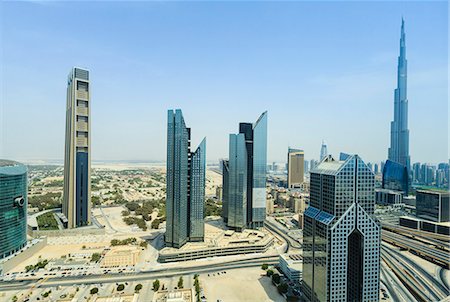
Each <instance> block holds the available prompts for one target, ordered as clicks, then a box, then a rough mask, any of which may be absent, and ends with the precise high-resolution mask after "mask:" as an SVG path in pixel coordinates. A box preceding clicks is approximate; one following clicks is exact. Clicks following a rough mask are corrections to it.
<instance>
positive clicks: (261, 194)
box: [247, 112, 267, 228]
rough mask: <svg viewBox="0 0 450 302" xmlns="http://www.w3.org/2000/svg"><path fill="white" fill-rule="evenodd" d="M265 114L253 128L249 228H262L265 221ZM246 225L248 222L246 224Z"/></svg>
mask: <svg viewBox="0 0 450 302" xmlns="http://www.w3.org/2000/svg"><path fill="white" fill-rule="evenodd" d="M266 169H267V112H264V113H263V114H262V115H261V116H260V117H259V119H258V121H257V122H256V123H255V126H254V127H253V175H252V179H253V180H252V182H253V184H252V199H251V200H252V217H251V218H252V220H251V225H250V227H251V228H257V227H262V226H263V225H264V220H265V219H266ZM247 223H248V222H247Z"/></svg>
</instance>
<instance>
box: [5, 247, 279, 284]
mask: <svg viewBox="0 0 450 302" xmlns="http://www.w3.org/2000/svg"><path fill="white" fill-rule="evenodd" d="M263 263H267V264H275V263H278V256H277V255H273V256H255V257H253V258H252V259H242V260H231V261H227V262H221V263H209V264H201V265H197V266H189V267H182V266H180V267H170V268H164V269H157V270H148V271H141V272H136V273H126V274H120V273H115V274H103V275H89V276H83V277H79V276H77V277H75V276H74V277H53V278H51V279H48V280H46V282H42V283H40V284H39V287H41V288H42V287H55V286H65V285H74V284H97V283H108V282H126V281H136V280H148V279H156V278H163V277H173V276H182V275H186V274H195V273H205V272H206V273H207V272H215V271H223V270H229V269H236V268H243V267H255V266H261V265H262V264H263ZM38 280H39V279H28V280H23V281H22V280H21V281H8V282H1V283H0V291H1V290H23V289H25V288H31V287H33V286H35V284H36V282H38Z"/></svg>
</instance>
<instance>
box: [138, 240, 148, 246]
mask: <svg viewBox="0 0 450 302" xmlns="http://www.w3.org/2000/svg"><path fill="white" fill-rule="evenodd" d="M139 246H140V247H143V248H147V246H148V242H147V241H145V240H144V241H142V242H141V243H139Z"/></svg>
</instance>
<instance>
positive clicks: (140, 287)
mask: <svg viewBox="0 0 450 302" xmlns="http://www.w3.org/2000/svg"><path fill="white" fill-rule="evenodd" d="M141 289H142V284H140V283H139V284H137V285H136V286H135V287H134V291H135V292H137V293H138V292H139V291H140V290H141Z"/></svg>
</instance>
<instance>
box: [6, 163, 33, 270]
mask: <svg viewBox="0 0 450 302" xmlns="http://www.w3.org/2000/svg"><path fill="white" fill-rule="evenodd" d="M27 184H28V178H27V167H26V166H24V165H22V164H20V163H18V162H15V161H11V160H4V159H0V259H3V258H6V257H8V256H10V255H12V254H14V253H16V252H17V251H19V250H20V249H22V248H23V247H24V246H25V245H26V244H27V205H28V197H27V193H28V189H27ZM0 271H2V270H1V269H0Z"/></svg>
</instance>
